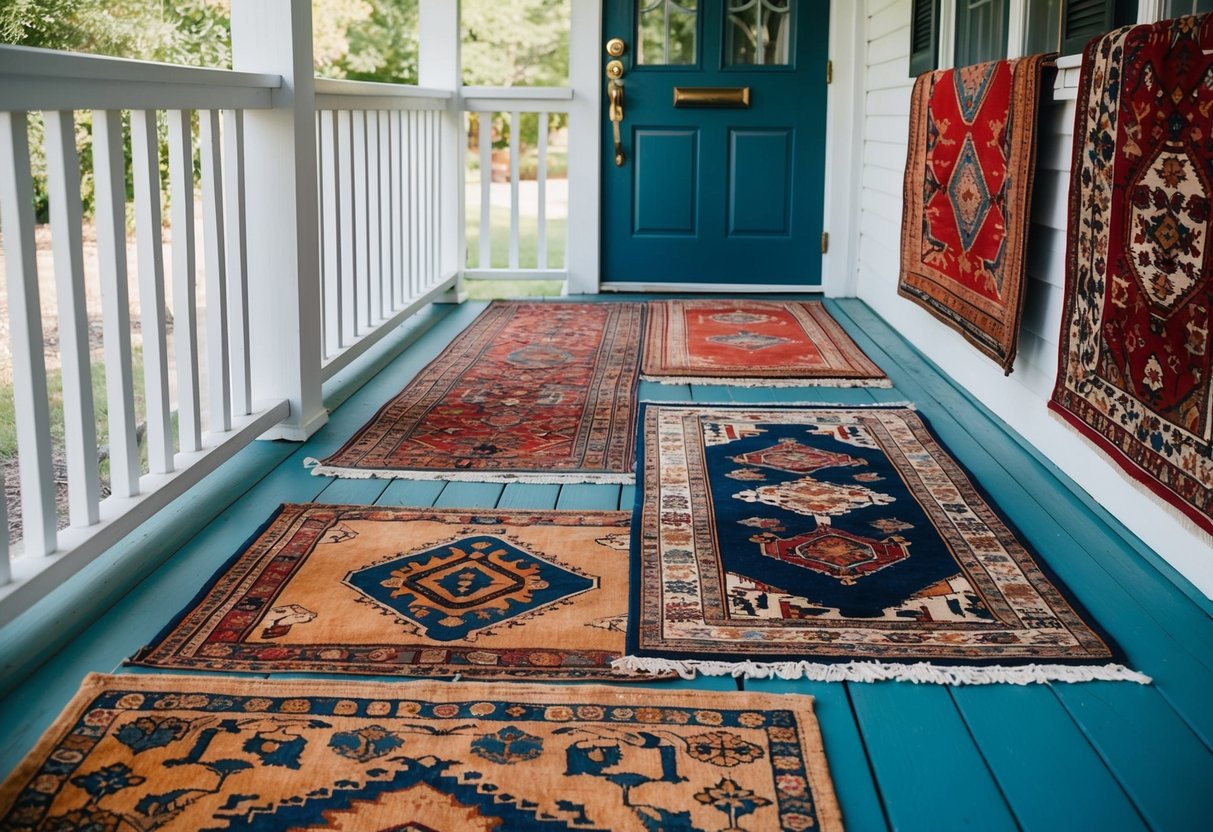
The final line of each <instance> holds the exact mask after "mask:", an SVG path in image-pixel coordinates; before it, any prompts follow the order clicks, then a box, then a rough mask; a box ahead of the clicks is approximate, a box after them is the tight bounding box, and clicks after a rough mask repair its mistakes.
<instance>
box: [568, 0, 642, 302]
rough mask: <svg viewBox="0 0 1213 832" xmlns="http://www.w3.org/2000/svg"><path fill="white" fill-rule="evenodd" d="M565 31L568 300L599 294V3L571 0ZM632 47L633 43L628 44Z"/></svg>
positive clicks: (601, 57)
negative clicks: (570, 96) (570, 15)
mask: <svg viewBox="0 0 1213 832" xmlns="http://www.w3.org/2000/svg"><path fill="white" fill-rule="evenodd" d="M572 6H573V18H572V25H571V26H570V27H569V85H570V86H571V87H572V88H573V100H572V102H571V103H570V104H569V173H568V177H569V219H568V237H567V238H566V240H567V242H566V243H565V245H566V249H567V253H566V254H565V264H566V268H567V269H568V272H569V280H568V292H569V294H571V295H578V294H597V292H598V279H599V260H598V251H599V245H600V241H601V238H600V230H601V225H600V222H601V220H600V214H601V202H600V191H599V185H600V182H599V164H600V161H601V159H602V143H601V141H600V139H599V119H600V117H601V107H602V88H603V86H604V85H605V84H606V76H605V75H603V70H602V68H603V66H604V60H605V53H604V51H603V48H604V47H603V43H602V0H573V2H572ZM629 46H630V48H633V49H634V48H635V44H629Z"/></svg>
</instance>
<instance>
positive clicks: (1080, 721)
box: [0, 298, 1213, 830]
mask: <svg viewBox="0 0 1213 832" xmlns="http://www.w3.org/2000/svg"><path fill="white" fill-rule="evenodd" d="M611 299H619V298H611ZM481 307H482V305H481V304H467V305H464V306H462V307H446V308H443V309H441V311H439V312H435V313H430V320H431V321H432V325H431V326H430V328H429V329H428V330H426V331H424V332H423V334H421V335H420V337H418V338H417V339H416V341H415V342H414V343H412V344H411V346H409V347H408V348H407V349H406V350H405V352H403V354H401V355H400V357H398V358H397V359H395V360H394V361H393V362H392V363H391V364H390V365H388V366H387V367H386V369H384V370H383V371H382V372H380V373H378V375H376V376H375V377H374V378H373V379H371V380H370V381H369V383H367V384H366V385H365V386H363V387H361V389H358V390H357V392H355V393H353V395H351V396H349V398H348V400H345V401H344V403H343V404H342V405H341V406H340V407H339V408H337V409H336V410H335V411H334V413H333V417H332V421H330V423H329V424H328V425H327V426H326V427H325V428H324V429H323V430H321V431H320V432H319V433H318V434H316V436H314V437H313V438H312V439H311V440H310V441H309V442H307V443H306V444H305V445H303V446H301V447H297V446H288V445H282V444H270V443H257V444H258V445H264V446H265V447H258V448H254V449H250V450H249V451H248V452H247V453H246V454H244V457H245V460H244V462H245V465H246V466H248V465H250V464H251V465H253V466H254V467H255V466H256V465H258V464H260V465H261V469H260V470H259V471H258V472H257V474H256V475H255V476H252V477H248V478H246V479H247V481H246V482H244V483H243V484H242V485H236V483H234V482H228V483H227V484H226V486H224V487H229V488H238V489H239V490H241V491H244V489H247V491H245V492H244V494H243V496H242V497H241V498H240V499H239V500H238V501H237V502H236V503H235V505H232V506H231V507H230V508H227V509H226V510H224V511H222V512H221V513H218V515H217V516H215V518H214V519H213V520H212V521H211V522H209V523H208V524H207V525H206V526H205V527H204V528H202V530H201V532H200V533H198V534H197V535H195V536H194V537H193V538H192V539H191V540H189V541H188V542H185V543H184V545H180V548H179V549H177V551H176V553H175V554H174V555H172V557H171V558H170V559H169V560H168V561H167V562H166V563H165V564H164V565H163V566H162V567H160V568H159V569H157V570H155V571H154V572H153V574H151V575H150V576H149V577H147V578H145V579H144V580H142V581H141V582H140V583H139V584H138V585H137V586H136V587H135V588H134V589H133V590H132V591H130V592H129V593H127V594H126V595H125V596H124V597H121V599H120V600H118V601H117V603H115V604H114V605H113V606H112V608H111V609H109V611H108V612H106V613H105V614H104V615H102V616H101V617H100V618H99V620H97V621H96V622H95V623H94V624H93V625H92V626H90V627H88V628H87V629H86V630H84V631H83V632H82V633H81V634H79V635H77V636H75V637H74V638H73V639H72V640H71V642H70V644H69V646H68V647H66V648H65V649H62V650H60V651H58V652H57V653H55V655H53V656H51V657H49V660H48V661H46V663H45V664H43V665H42V666H41V668H39V669H38V670H36V672H32V673H30V674H28V676H26V678H24V680H23V681H22V682H20V683H19V684H16V683H15V680H12V679H10V680H8V682H9V686H10V687H12V688H13V689H12V691H11V692H10V693H9V694H8V695H7V697H6V698H5V699H3V700H0V724H3V725H4V727H5V735H4V736H3V737H0V771H3V772H7V771H9V770H11V769H12V767H13V766H14V765H15V764H16V763H17V761H18V760H19V759H20V757H21V755H23V754H24V753H25V752H26V751H27V750H28V749H29V748H30V747H31V745H32V744H33V742H34V741H35V739H36V738H37V736H38V735H39V733H40V732H41V731H42V730H43V729H44V728H45V727H46V726H47V725H48V724H49V723H50V722H51V720H52V719H53V717H54V716H55V714H56V713H57V712H58V711H59V709H60V708H61V707H62V706H63V704H64V703H65V702H66V701H67V700H68V699H69V698H70V696H71V695H72V693H73V692H74V691H75V689H76V687H77V685H78V684H79V682H80V680H81V678H82V677H83V676H84V674H85V673H86V672H89V671H113V670H115V669H118V668H119V665H120V662H121V661H122V659H123V658H124V657H126V656H128V655H130V654H132V653H133V652H135V650H137V649H138V648H139V647H141V646H142V645H143V644H144V643H145V642H146V641H147V640H148V639H149V638H150V637H151V636H153V635H154V634H155V633H156V632H157V631H158V630H159V629H160V628H161V626H163V625H164V624H165V623H166V622H167V621H168V619H169V618H170V617H171V616H172V615H173V614H174V613H175V612H176V611H177V609H178V606H179V605H181V604H183V603H184V602H185V601H187V600H188V599H190V598H191V597H193V595H194V593H195V591H196V590H197V587H198V586H199V584H200V582H202V581H204V580H205V579H206V578H207V577H208V576H209V575H210V574H211V573H212V571H213V570H215V569H216V568H218V567H219V565H220V564H222V563H223V561H224V560H225V559H226V558H227V557H228V556H229V555H231V553H232V552H233V551H235V550H236V549H237V548H238V547H239V546H240V544H241V543H242V542H243V541H244V540H245V539H246V538H247V537H248V536H249V534H251V533H252V532H253V531H254V530H255V529H256V528H257V527H258V526H259V525H260V524H261V522H262V521H263V520H264V519H265V518H266V517H267V515H268V514H269V513H270V512H271V511H272V510H273V509H274V508H275V507H276V506H277V505H278V504H279V503H281V502H287V501H295V502H305V501H311V500H315V501H321V502H340V503H379V504H384V505H415V506H429V505H436V506H482V507H492V506H501V507H507V506H510V507H514V506H517V507H526V508H536V509H539V508H552V507H555V508H569V509H576V508H594V509H601V508H616V507H621V508H630V507H631V504H632V500H633V496H634V488H633V487H632V486H625V487H620V486H591V485H569V486H564V487H560V486H553V485H521V484H510V485H506V486H502V485H486V484H474V483H449V484H444V483H440V482H406V481H387V480H333V479H328V478H322V477H312V476H310V475H309V474H308V473H306V472H305V471H304V469H303V465H302V460H303V458H304V457H306V456H316V457H321V456H324V455H325V454H328V453H330V452H332V451H333V450H335V449H336V448H337V447H338V446H339V445H340V444H341V443H342V442H343V441H344V440H345V439H346V438H347V437H348V436H349V435H350V434H351V433H352V432H353V431H354V430H356V429H357V428H358V427H359V426H360V425H362V424H363V423H364V422H365V421H366V420H367V419H368V418H369V417H370V416H371V415H372V414H373V413H374V412H375V411H376V410H377V409H378V408H379V406H380V405H381V404H382V403H383V402H384V401H386V400H387V399H388V398H390V397H391V396H392V395H393V394H394V393H396V392H397V391H398V390H399V389H400V388H401V387H402V386H403V385H404V384H405V383H406V382H407V381H408V380H409V379H410V378H411V377H412V376H413V375H414V374H415V373H416V372H417V371H418V370H419V369H421V367H423V366H424V365H425V363H426V362H428V361H429V360H430V359H431V358H433V357H434V356H435V355H436V354H437V353H438V351H439V350H440V349H442V347H443V346H445V345H446V344H447V343H448V342H449V341H450V339H451V338H452V337H454V335H455V334H456V333H458V332H459V331H460V330H462V329H463V327H464V326H466V325H467V324H468V323H469V322H470V321H471V320H472V318H474V317H475V315H476V314H477V313H478V312H479V310H480V308H481ZM830 308H831V309H832V311H833V312H834V314H835V316H836V317H837V318H838V319H839V321H840V322H841V323H842V325H843V326H844V327H845V328H846V329H847V330H848V331H849V332H850V333H851V335H852V336H853V337H854V338H855V339H856V340H857V341H858V342H859V344H860V346H862V347H863V348H864V349H865V350H866V351H867V352H868V354H869V355H870V356H871V357H872V358H873V359H874V360H875V361H876V362H877V363H878V364H880V365H881V367H883V368H884V370H885V371H886V372H887V373H888V375H889V376H890V378H891V379H892V380H893V382H894V384H895V387H894V388H893V389H892V390H863V389H854V390H837V389H823V388H817V389H808V388H806V389H792V390H788V389H742V388H727V387H706V386H695V387H666V386H659V385H645V386H644V389H643V390H642V391H641V393H642V396H643V397H644V398H650V399H667V400H673V399H677V400H699V401H714V402H721V401H730V400H737V401H784V402H794V401H828V402H843V401H845V402H866V401H878V400H883V401H896V400H912V401H914V402H915V403H916V404H917V405H918V407H919V409H920V411H921V412H922V413H923V414H924V415H925V416H926V417H927V418H928V419H929V420H930V421H931V423H932V425H933V426H934V427H935V429H936V431H937V432H938V433H939V435H940V437H941V438H942V439H943V441H944V442H945V443H946V444H947V445H948V446H949V447H950V449H951V451H952V452H953V454H954V455H955V456H956V457H958V458H959V459H960V460H961V462H962V463H964V464H965V465H966V466H967V467H968V468H969V470H970V471H971V472H973V474H974V475H975V476H976V477H977V479H978V480H980V482H981V484H982V485H983V486H984V487H985V488H986V490H987V491H988V492H989V493H990V494H991V495H992V496H993V498H994V500H995V501H996V502H997V503H998V504H999V505H1000V507H1001V508H1002V510H1003V511H1004V512H1005V513H1006V514H1007V515H1009V517H1010V518H1011V520H1012V521H1013V522H1014V524H1015V525H1016V526H1017V527H1018V528H1019V529H1020V530H1021V531H1022V533H1023V535H1024V536H1025V537H1026V538H1027V539H1028V541H1029V542H1030V543H1031V545H1032V546H1033V547H1034V548H1035V549H1036V550H1037V551H1039V552H1040V553H1041V554H1042V556H1043V557H1044V559H1045V560H1047V561H1048V563H1049V565H1050V566H1052V567H1053V569H1054V571H1055V572H1056V573H1057V574H1058V575H1059V576H1060V577H1061V579H1062V580H1064V581H1065V582H1066V583H1067V584H1068V585H1069V586H1070V587H1071V588H1072V589H1073V591H1074V592H1075V593H1076V594H1077V596H1078V597H1079V599H1080V600H1081V602H1082V603H1083V604H1084V605H1085V606H1086V607H1087V609H1088V610H1089V611H1090V612H1091V614H1092V615H1094V616H1095V617H1096V618H1097V619H1098V620H1099V621H1100V623H1102V624H1103V626H1104V627H1105V628H1106V629H1107V630H1108V631H1109V632H1110V634H1111V635H1112V636H1113V637H1114V638H1115V639H1116V640H1117V641H1119V643H1120V644H1121V645H1122V646H1123V647H1124V649H1125V651H1126V652H1127V654H1128V658H1129V664H1130V665H1132V666H1133V667H1135V668H1137V669H1139V670H1142V671H1144V672H1146V673H1148V674H1150V675H1151V676H1153V677H1154V678H1155V680H1156V682H1155V684H1154V685H1153V686H1150V687H1142V686H1139V685H1135V684H1131V683H1104V682H1099V683H1085V684H1077V685H1056V686H1048V685H1034V686H1028V687H1012V686H1001V685H994V686H983V687H967V688H966V687H959V688H948V687H940V686H929V685H925V686H915V685H911V684H902V683H894V682H884V683H878V684H850V683H848V684H825V683H804V682H772V681H764V682H748V683H746V684H745V688H746V689H747V690H765V691H797V692H802V693H810V694H812V695H814V696H815V697H817V714H818V717H819V719H820V722H821V726H822V732H823V735H824V738H825V746H826V752H827V755H828V758H829V764H830V768H831V770H832V773H833V777H834V780H835V784H836V788H837V791H838V796H839V799H840V801H841V803H842V809H843V812H844V819H845V821H846V824H847V827H848V828H849V829H853V830H880V829H890V828H891V829H922V830H950V829H980V830H1000V829H1015V828H1024V829H1084V830H1085V829H1100V830H1136V829H1165V830H1196V829H1213V798H1211V797H1210V794H1211V793H1213V751H1211V750H1210V749H1211V747H1213V707H1211V705H1213V615H1211V613H1210V609H1211V606H1210V605H1209V604H1208V603H1207V601H1206V600H1204V599H1201V598H1198V597H1195V596H1194V590H1192V589H1191V587H1190V586H1183V587H1182V588H1181V586H1177V584H1176V583H1174V582H1172V580H1170V579H1169V578H1168V577H1167V574H1164V573H1167V567H1165V566H1162V565H1160V562H1159V561H1158V560H1157V558H1156V556H1154V555H1153V553H1150V552H1146V551H1143V550H1142V548H1141V546H1140V544H1139V543H1137V542H1136V541H1134V540H1132V539H1131V538H1128V537H1126V536H1124V535H1123V532H1122V531H1120V530H1119V528H1118V527H1117V525H1116V523H1115V520H1114V519H1112V518H1110V517H1108V516H1107V515H1106V513H1104V512H1103V511H1102V510H1101V509H1099V508H1098V507H1097V506H1093V505H1091V504H1089V503H1088V502H1087V501H1086V500H1085V499H1083V498H1080V497H1078V496H1075V495H1074V494H1073V493H1071V492H1070V491H1069V490H1068V489H1067V488H1066V487H1065V485H1063V484H1062V482H1060V481H1059V480H1058V478H1057V476H1056V471H1055V469H1053V468H1052V466H1051V465H1049V463H1048V462H1047V461H1046V460H1042V459H1038V458H1037V457H1035V456H1034V455H1033V454H1031V453H1029V452H1028V451H1027V450H1025V449H1024V448H1023V447H1021V446H1020V445H1019V444H1017V442H1016V441H1015V439H1014V438H1013V437H1012V436H1010V435H1009V434H1008V433H1007V432H1006V431H1005V429H1004V428H1003V427H1002V426H1001V425H1000V424H999V423H998V422H997V421H996V420H994V419H993V418H992V417H990V416H989V414H987V413H986V412H985V411H984V410H983V409H981V408H980V407H978V406H976V405H975V404H974V403H973V402H972V401H971V400H970V399H968V398H967V397H966V396H965V395H964V394H963V393H962V392H961V391H959V390H957V389H956V388H955V387H953V386H952V385H951V383H950V382H949V381H948V380H947V379H946V378H945V377H943V376H941V375H940V374H939V373H938V372H937V371H936V370H935V369H934V368H933V367H932V366H931V365H929V364H928V363H927V362H925V361H924V360H923V359H922V357H921V356H920V355H919V354H918V353H917V352H915V350H914V349H913V348H912V347H910V346H909V345H908V344H907V343H906V342H905V341H903V340H902V339H901V338H900V337H899V336H898V335H897V334H896V333H895V332H893V331H892V330H891V329H890V328H889V327H888V326H887V325H886V324H884V323H883V322H882V321H881V320H880V319H879V318H877V317H876V316H875V315H874V314H873V313H872V312H871V311H870V310H868V309H867V307H865V306H864V305H863V304H861V303H858V302H856V301H840V302H837V303H831V304H830ZM346 394H348V391H346ZM250 459H251V460H252V462H251V463H250V462H249V460H250ZM229 479H232V478H229ZM212 499H215V498H212ZM229 499H230V496H229ZM204 508H205V507H204V506H200V507H198V510H204ZM177 545H178V543H176V542H174V543H173V544H172V546H173V548H176V547H177ZM1168 574H1169V573H1168ZM1181 585H1182V582H1181ZM28 636H29V633H16V634H14V633H7V634H5V633H0V648H2V647H3V646H4V644H6V643H13V642H16V641H19V640H20V639H21V638H22V637H28ZM10 666H11V665H10ZM128 672H129V671H128ZM673 684H680V685H684V686H691V687H702V688H716V689H732V688H734V687H735V685H736V683H735V682H734V681H733V680H730V679H704V680H699V681H696V682H678V683H673Z"/></svg>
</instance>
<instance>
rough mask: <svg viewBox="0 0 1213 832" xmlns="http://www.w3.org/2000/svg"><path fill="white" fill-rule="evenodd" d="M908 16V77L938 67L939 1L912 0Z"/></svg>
mask: <svg viewBox="0 0 1213 832" xmlns="http://www.w3.org/2000/svg"><path fill="white" fill-rule="evenodd" d="M913 2H914V6H913V12H912V13H911V15H910V76H911V77H915V76H918V75H921V74H922V73H924V72H930V71H931V70H932V69H934V68H935V67H937V66H938V65H939V0H913Z"/></svg>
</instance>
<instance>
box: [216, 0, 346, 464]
mask: <svg viewBox="0 0 1213 832" xmlns="http://www.w3.org/2000/svg"><path fill="white" fill-rule="evenodd" d="M232 63H233V68H234V69H237V70H245V71H249V72H272V73H276V74H278V75H281V76H282V87H281V88H280V89H278V90H275V91H274V95H273V104H274V106H273V107H272V108H271V109H268V110H248V111H246V112H245V114H244V140H245V172H246V174H247V177H248V178H247V179H246V192H245V206H246V211H247V216H249V217H253V218H255V221H256V223H257V226H258V233H256V234H250V235H249V237H248V240H247V245H248V286H249V315H250V321H251V325H250V332H249V351H250V353H251V356H252V368H251V369H252V378H253V395H254V398H256V399H260V400H277V399H286V400H288V401H289V402H290V408H291V412H290V416H288V417H287V418H286V419H285V420H283V421H282V422H281V423H279V424H278V425H277V426H275V427H274V428H272V429H271V430H270V431H269V432H268V433H267V434H266V438H273V439H291V440H295V441H302V440H304V439H307V438H308V437H309V436H311V435H312V434H313V433H315V432H316V431H317V430H319V429H320V427H321V426H322V425H324V423H325V422H327V421H328V413H327V411H326V410H325V409H324V401H323V398H322V394H321V361H322V351H321V346H322V345H321V336H320V263H319V252H318V246H317V243H316V241H317V239H318V235H319V221H318V218H317V212H318V199H319V197H318V194H317V188H316V121H315V119H316V90H315V81H314V74H313V73H314V69H313V66H312V9H311V2H310V0H234V2H233V3H232Z"/></svg>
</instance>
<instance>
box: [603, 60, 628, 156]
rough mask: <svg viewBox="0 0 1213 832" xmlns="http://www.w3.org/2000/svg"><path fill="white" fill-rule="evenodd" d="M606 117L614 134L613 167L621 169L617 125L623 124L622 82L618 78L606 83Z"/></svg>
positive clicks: (621, 141)
mask: <svg viewBox="0 0 1213 832" xmlns="http://www.w3.org/2000/svg"><path fill="white" fill-rule="evenodd" d="M607 101H608V102H609V107H608V109H607V115H608V117H609V118H610V119H611V129H612V131H614V134H615V166H616V167H623V163H624V161H625V160H624V155H623V140H622V138H620V135H619V125H620V124H621V123H622V122H623V82H622V81H620V80H619V79H618V78H611V79H610V80H609V81H607Z"/></svg>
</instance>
